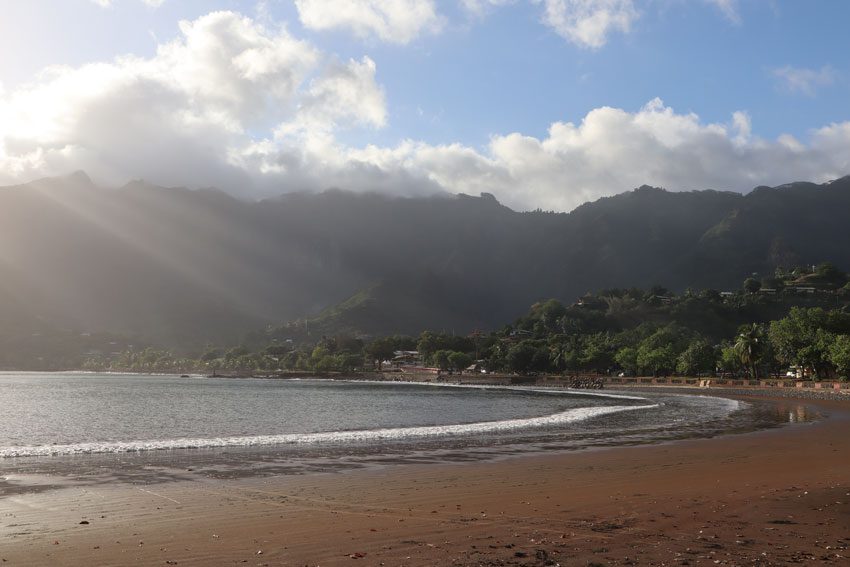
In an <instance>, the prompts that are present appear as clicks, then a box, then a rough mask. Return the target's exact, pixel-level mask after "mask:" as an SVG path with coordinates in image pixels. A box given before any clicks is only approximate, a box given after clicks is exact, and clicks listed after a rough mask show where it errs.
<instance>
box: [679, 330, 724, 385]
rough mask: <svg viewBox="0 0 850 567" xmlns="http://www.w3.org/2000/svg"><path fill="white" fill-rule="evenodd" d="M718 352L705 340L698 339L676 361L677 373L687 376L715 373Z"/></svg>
mask: <svg viewBox="0 0 850 567" xmlns="http://www.w3.org/2000/svg"><path fill="white" fill-rule="evenodd" d="M716 362H717V352H716V350H715V349H714V347H712V346H711V345H710V344H708V343H707V342H706V341H705V340H702V339H697V340H695V341H693V342H691V344H689V345H688V348H686V349H685V350H684V351H682V354H680V355H679V358H678V360H677V361H676V371H677V372H679V373H680V374H684V375H685V376H699V375H700V374H710V373H713V372H714V369H715V365H716Z"/></svg>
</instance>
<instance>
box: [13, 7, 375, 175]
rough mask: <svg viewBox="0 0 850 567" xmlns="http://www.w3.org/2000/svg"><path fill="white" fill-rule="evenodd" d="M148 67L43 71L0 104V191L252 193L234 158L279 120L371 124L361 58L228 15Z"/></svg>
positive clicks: (126, 61) (124, 61)
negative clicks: (75, 183)
mask: <svg viewBox="0 0 850 567" xmlns="http://www.w3.org/2000/svg"><path fill="white" fill-rule="evenodd" d="M180 30H181V34H182V35H181V36H180V37H179V38H178V39H176V40H174V41H172V42H170V43H166V44H162V45H160V46H159V47H158V49H157V53H156V55H155V56H153V57H151V58H147V59H142V58H131V57H125V58H120V59H117V60H115V61H113V62H110V63H95V64H89V65H84V66H82V67H78V68H71V67H54V68H49V69H47V70H45V71H44V72H43V73H42V74H41V75H40V76H39V77H38V78H37V80H36V81H35V82H34V83H32V84H29V85H26V86H23V87H20V88H17V89H15V90H13V91H9V92H6V94H5V95H3V96H2V98H0V181H8V182H11V181H16V180H20V179H28V178H32V177H34V176H38V175H52V174H56V173H60V172H63V171H68V170H73V169H78V168H82V169H85V170H87V171H88V172H89V173H90V174H92V175H93V176H94V177H95V178H98V179H101V180H103V181H104V182H107V183H122V182H124V181H126V180H127V179H130V178H134V177H139V176H143V177H146V178H147V179H150V180H152V181H156V182H162V183H167V184H188V185H223V186H225V187H227V188H229V189H234V188H236V187H242V188H243V190H245V191H250V190H251V185H252V181H253V178H252V177H251V175H250V174H249V173H248V172H246V171H244V170H242V169H241V168H240V167H239V164H238V160H237V159H235V157H234V156H238V155H239V153H240V151H241V149H242V148H247V147H250V146H251V145H252V144H253V143H254V142H255V138H257V137H259V138H262V137H263V135H264V134H266V135H270V134H271V131H272V128H273V127H274V126H275V125H277V124H281V123H285V122H288V121H299V120H300V121H301V122H304V123H306V122H308V121H312V123H314V124H315V123H316V122H317V121H319V120H324V121H325V123H327V124H328V126H327V129H329V130H331V129H333V128H338V127H345V126H348V125H350V124H352V123H365V124H371V125H377V126H380V125H381V124H383V123H384V121H385V120H386V110H385V109H384V108H383V104H384V99H383V93H382V91H381V90H380V88H379V87H378V86H377V84H376V83H375V67H374V63H372V61H371V60H369V59H368V58H367V59H364V60H362V61H359V62H358V61H352V62H349V63H348V64H344V63H339V62H336V61H334V60H333V59H332V58H328V57H326V56H324V55H323V54H321V53H320V52H319V51H318V50H317V49H315V48H314V47H313V46H311V45H310V44H308V43H306V42H303V41H300V40H297V39H295V38H293V37H292V36H290V35H289V34H288V33H287V32H286V31H285V30H282V29H277V30H269V29H266V28H265V27H263V26H260V25H259V24H257V23H256V22H255V21H253V20H251V19H250V18H246V17H243V16H240V15H238V14H235V13H232V12H214V13H211V14H208V15H206V16H203V17H201V18H198V19H197V20H194V21H191V22H189V21H184V22H181V23H180Z"/></svg>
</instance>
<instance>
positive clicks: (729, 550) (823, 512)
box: [0, 401, 850, 566]
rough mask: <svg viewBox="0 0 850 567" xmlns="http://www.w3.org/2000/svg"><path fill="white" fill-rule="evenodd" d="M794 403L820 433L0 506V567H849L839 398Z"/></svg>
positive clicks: (132, 488) (114, 487) (35, 499)
mask: <svg viewBox="0 0 850 567" xmlns="http://www.w3.org/2000/svg"><path fill="white" fill-rule="evenodd" d="M806 403H810V404H811V405H812V406H816V408H817V410H818V411H819V412H820V413H821V414H823V415H824V416H825V417H824V419H822V420H820V421H818V422H815V423H806V424H794V425H789V426H786V427H782V428H779V429H773V430H768V431H762V432H757V433H751V434H745V435H732V436H725V437H718V438H714V439H702V440H690V441H682V442H676V443H668V444H662V445H653V446H641V447H628V448H617V449H606V450H597V451H585V452H576V453H567V454H546V455H533V456H522V457H517V458H512V459H506V460H502V461H497V462H474V463H466V464H431V465H402V466H387V467H383V468H377V469H371V470H355V471H348V472H341V473H331V474H311V475H304V476H274V477H266V478H242V479H234V480H217V479H195V480H191V481H175V482H166V483H160V484H142V483H139V484H127V483H119V482H116V483H113V484H105V485H102V484H98V485H79V486H73V485H72V486H66V487H65V488H61V489H58V490H57V489H51V490H42V491H36V492H32V493H17V494H14V493H13V494H9V493H8V492H7V493H6V495H5V496H2V497H0V559H2V561H3V562H2V565H4V566H5V565H393V566H395V565H555V564H560V565H743V564H759V565H786V564H791V563H806V564H808V563H814V562H817V563H829V564H836V565H850V559H848V557H850V550H848V549H847V548H848V546H850V402H822V401H812V402H806ZM11 480H12V481H13V483H14V484H18V483H19V482H20V481H26V482H25V483H24V484H26V483H28V482H32V481H33V480H38V481H39V482H43V483H45V484H51V483H52V482H55V479H51V478H49V477H48V478H41V479H15V478H12V479H11ZM2 491H3V485H2V484H0V493H2ZM81 522H88V523H81Z"/></svg>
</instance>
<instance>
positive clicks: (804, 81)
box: [773, 65, 835, 96]
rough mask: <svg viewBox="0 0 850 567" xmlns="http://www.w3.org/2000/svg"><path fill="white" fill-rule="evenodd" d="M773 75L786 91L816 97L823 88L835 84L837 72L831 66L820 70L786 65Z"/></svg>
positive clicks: (774, 71) (776, 70) (775, 70)
mask: <svg viewBox="0 0 850 567" xmlns="http://www.w3.org/2000/svg"><path fill="white" fill-rule="evenodd" d="M773 75H774V76H775V77H776V78H777V79H778V80H779V82H780V84H781V85H782V87H783V88H785V89H786V90H788V91H790V92H792V93H800V94H804V95H807V96H815V93H816V92H817V90H818V89H819V88H821V87H828V86H829V85H831V84H833V83H834V82H835V71H834V70H833V69H832V67H830V66H829V65H825V66H823V67H821V68H820V69H806V68H804V67H791V66H790V65H786V66H785V67H780V68H779V69H774V70H773Z"/></svg>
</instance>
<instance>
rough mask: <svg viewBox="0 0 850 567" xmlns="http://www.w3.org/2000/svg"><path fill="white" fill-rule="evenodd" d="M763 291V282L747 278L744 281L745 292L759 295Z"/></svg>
mask: <svg viewBox="0 0 850 567" xmlns="http://www.w3.org/2000/svg"><path fill="white" fill-rule="evenodd" d="M760 289H761V282H760V281H758V280H757V279H755V278H747V279H745V280H744V291H746V292H747V293H758V291H759V290H760Z"/></svg>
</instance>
